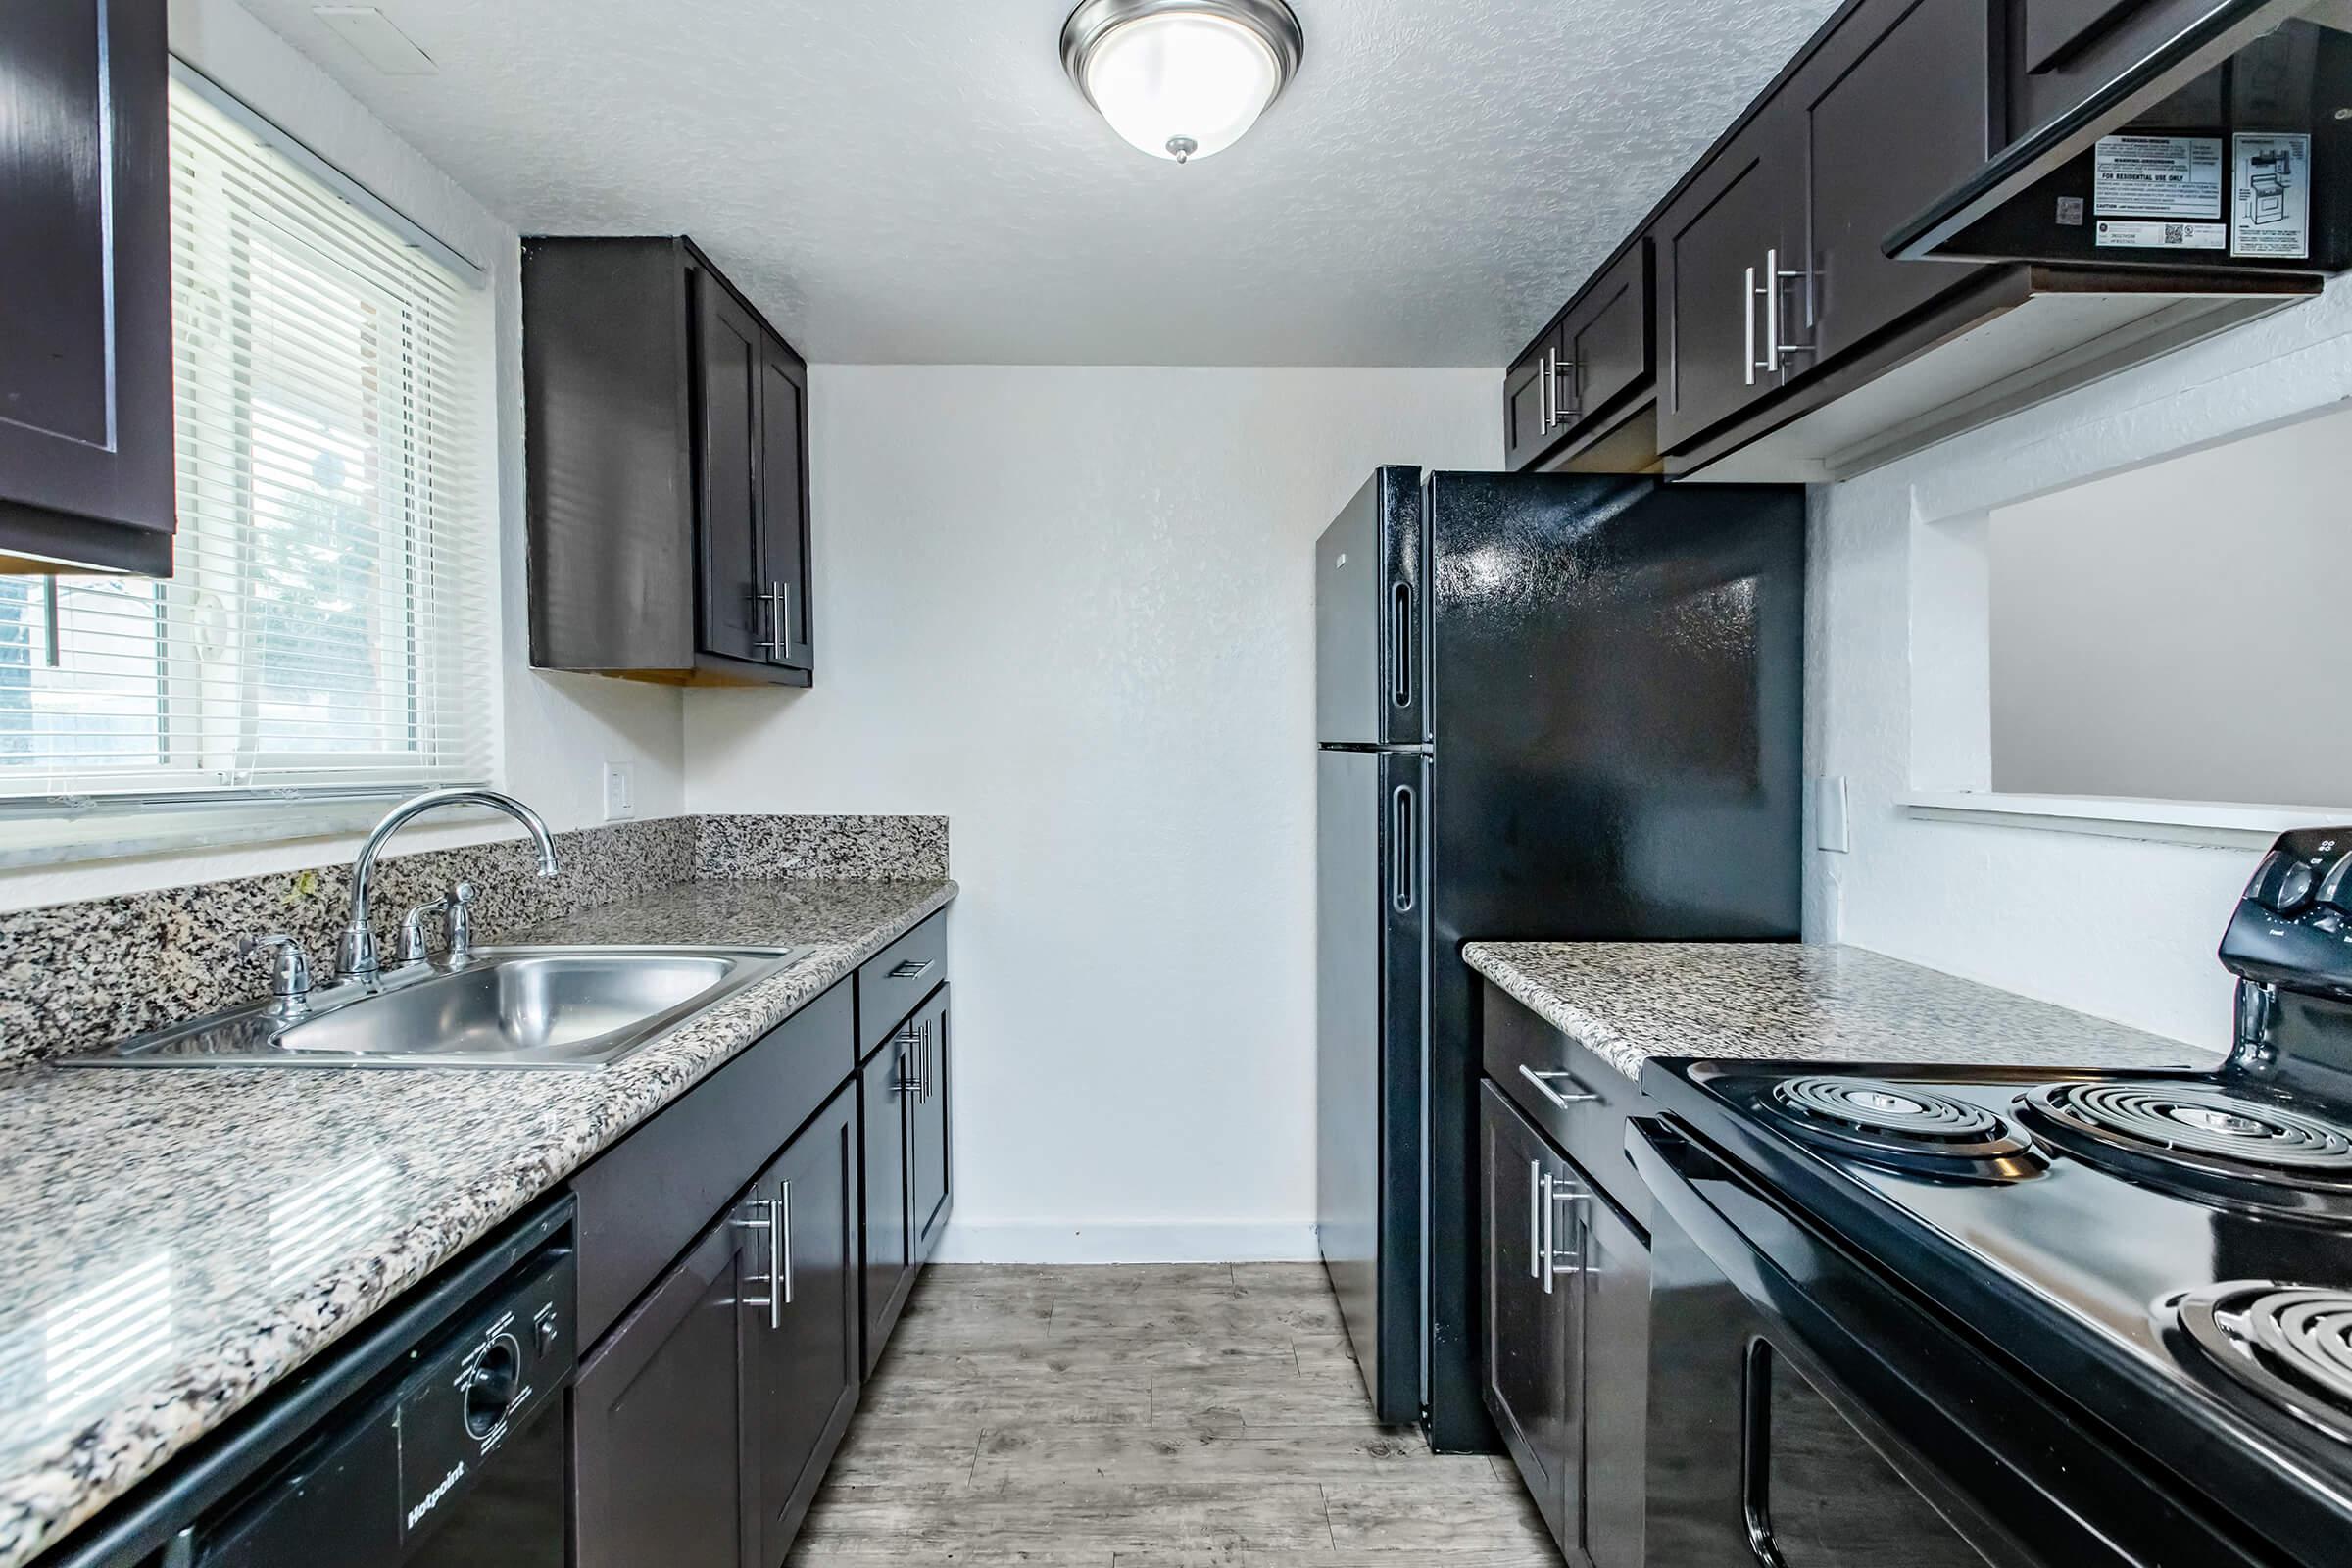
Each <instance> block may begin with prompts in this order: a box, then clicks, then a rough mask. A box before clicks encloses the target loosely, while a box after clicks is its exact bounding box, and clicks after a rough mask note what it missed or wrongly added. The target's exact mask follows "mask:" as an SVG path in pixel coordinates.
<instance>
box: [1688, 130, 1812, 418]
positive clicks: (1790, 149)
mask: <svg viewBox="0 0 2352 1568" xmlns="http://www.w3.org/2000/svg"><path fill="white" fill-rule="evenodd" d="M1797 129H1798V127H1797V126H1796V125H1795V123H1793V120H1792V117H1790V116H1789V114H1787V113H1786V112H1785V110H1784V111H1782V112H1776V106H1767V108H1766V109H1765V111H1764V113H1762V114H1760V115H1758V116H1757V117H1756V119H1755V120H1754V121H1752V122H1751V123H1749V124H1748V125H1747V126H1746V127H1745V128H1744V129H1743V130H1741V131H1740V134H1739V135H1738V136H1737V137H1735V138H1734V139H1733V140H1732V141H1731V142H1730V143H1729V144H1728V145H1726V146H1725V147H1724V148H1723V149H1722V151H1721V152H1719V153H1718V154H1717V155H1716V156H1715V157H1714V158H1712V159H1710V160H1709V161H1708V162H1707V164H1706V166H1705V167H1704V168H1703V169H1702V170H1700V172H1699V175H1698V177H1697V178H1695V179H1693V180H1692V181H1691V183H1690V184H1689V185H1688V186H1686V187H1685V188H1684V190H1683V192H1682V194H1681V195H1680V196H1678V197H1677V198H1675V200H1674V201H1673V202H1672V203H1671V204H1670V205H1669V206H1668V207H1667V208H1666V210H1665V211H1664V212H1663V213H1661V214H1659V216H1658V221H1657V229H1656V238H1657V247H1658V314H1659V318H1660V321H1659V357H1660V361H1661V363H1660V367H1659V387H1658V444H1659V446H1660V448H1661V449H1662V450H1665V451H1669V452H1671V451H1674V450H1676V449H1677V448H1680V447H1683V446H1686V445H1688V444H1690V443H1691V442H1692V441H1693V440H1695V439H1696V438H1697V437H1699V436H1700V435H1703V434H1704V433H1706V432H1707V431H1708V430H1711V429H1713V428H1714V427H1715V426H1717V425H1719V424H1721V423H1723V422H1724V421H1725V420H1727V419H1730V418H1731V417H1733V416H1735V415H1737V414H1739V413H1740V412H1741V411H1742V410H1744V409H1746V408H1748V407H1749V406H1751V405H1753V404H1756V403H1759V402H1761V401H1762V400H1763V399H1765V398H1768V397H1770V396H1771V395H1772V394H1773V393H1774V392H1776V391H1778V390H1779V388H1780V386H1781V384H1782V382H1783V380H1784V379H1785V378H1786V376H1787V375H1788V374H1789V371H1790V369H1791V368H1794V366H1795V365H1796V364H1797V362H1798V361H1800V360H1802V359H1804V358H1806V357H1808V356H1809V353H1810V350H1809V349H1807V348H1805V347H1804V346H1803V344H1804V341H1805V337H1806V334H1807V333H1808V332H1809V330H1810V323H1809V321H1808V319H1807V316H1806V312H1805V308H1804V301H1805V291H1804V289H1803V287H1802V283H1803V278H1804V232H1805V231H1804V221H1803V218H1804V190H1805V186H1804V163H1803V143H1802V141H1801V139H1800V137H1799V136H1798V134H1797V133H1796V132H1797Z"/></svg>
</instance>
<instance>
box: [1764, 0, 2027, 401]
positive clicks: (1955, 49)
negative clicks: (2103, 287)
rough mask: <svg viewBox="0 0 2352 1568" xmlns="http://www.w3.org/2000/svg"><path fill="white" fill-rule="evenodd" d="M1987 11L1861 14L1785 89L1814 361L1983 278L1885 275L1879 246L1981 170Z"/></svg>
mask: <svg viewBox="0 0 2352 1568" xmlns="http://www.w3.org/2000/svg"><path fill="white" fill-rule="evenodd" d="M1989 5H1990V0H1873V3H1870V4H1866V5H1864V6H1862V7H1861V8H1860V9H1859V10H1857V11H1855V12H1854V13H1853V14H1852V15H1851V16H1849V17H1847V18H1846V20H1845V21H1844V22H1843V23H1841V24H1840V25H1838V31H1837V32H1836V33H1835V34H1834V35H1833V36H1832V37H1831V38H1830V40H1829V41H1828V42H1827V43H1825V44H1824V45H1823V46H1822V48H1821V50H1820V51H1819V52H1818V53H1817V54H1815V55H1814V57H1813V58H1812V59H1811V60H1809V61H1808V62H1806V65H1805V68H1804V70H1803V71H1801V72H1799V73H1797V75H1796V77H1795V79H1794V80H1793V81H1792V82H1791V83H1790V84H1789V87H1788V88H1787V89H1786V96H1787V97H1788V99H1789V103H1790V105H1791V107H1792V110H1793V112H1794V113H1795V114H1796V115H1797V116H1798V117H1799V118H1800V119H1801V121H1802V122H1803V136H1804V158H1805V166H1806V170H1807V174H1808V177H1807V180H1806V187H1807V189H1808V190H1809V192H1810V193H1811V204H1810V218H1811V222H1812V241H1811V255H1812V271H1813V275H1812V277H1811V278H1810V279H1809V280H1807V281H1808V282H1809V284H1810V287H1811V291H1812V295H1813V300H1814V304H1815V307H1816V309H1815V318H1816V319H1815V321H1814V325H1813V330H1812V337H1811V341H1812V342H1813V344H1814V345H1815V352H1814V353H1812V354H1809V355H1803V356H1800V357H1798V358H1797V359H1796V360H1795V361H1794V362H1792V366H1791V368H1792V370H1793V372H1794V373H1796V374H1799V375H1801V374H1804V373H1806V372H1808V371H1810V370H1811V369H1812V368H1814V367H1815V366H1817V365H1819V364H1820V363H1822V362H1823V361H1825V360H1827V359H1829V358H1831V357H1834V356H1836V355H1838V354H1840V353H1842V352H1844V351H1845V350H1847V349H1849V348H1852V347H1854V346H1855V345H1856V344H1858V343H1860V342H1862V341H1863V340H1864V339H1866V338H1868V337H1869V336H1871V335H1872V334H1873V333H1875V332H1878V331H1880V330H1881V329H1883V328H1886V327H1888V326H1891V325H1893V324H1894V322H1895V321H1896V320H1897V319H1899V318H1901V317H1902V316H1904V315H1905V314H1907V313H1908V312H1910V311H1913V310H1916V309H1918V308H1919V307H1920V306H1923V305H1926V304H1928V303H1929V302H1931V301H1932V300H1934V299H1936V297H1937V296H1938V295H1940V294H1942V293H1944V292H1945V291H1946V290H1948V289H1950V288H1953V287H1955V286H1956V285H1959V284H1962V283H1965V282H1967V281H1969V279H1971V278H1972V277H1975V276H1977V275H1978V274H1979V273H1980V272H1981V271H1982V270H1983V269H1981V268H1979V267H1975V266H1971V265H1969V264H1966V263H1961V262H1898V261H1889V260H1888V259H1887V253H1886V251H1885V249H1884V248H1883V247H1884V245H1885V242H1886V239H1887V235H1888V234H1889V233H1891V232H1893V230H1894V229H1895V227H1896V226H1897V225H1899V224H1900V223H1901V222H1902V221H1904V220H1906V219H1909V218H1913V217H1916V216H1918V214H1919V211H1920V209H1922V208H1924V207H1926V206H1927V205H1928V203H1930V202H1932V201H1934V200H1935V199H1936V197H1938V196H1940V195H1942V194H1943V193H1944V192H1945V191H1948V190H1950V189H1952V188H1953V187H1954V186H1956V185H1958V184H1959V183H1960V182H1961V181H1962V180H1964V179H1966V178H1967V177H1968V176H1969V175H1970V174H1972V173H1974V172H1976V171H1977V170H1978V169H1980V168H1982V167H1983V166H1984V163H1985V159H1986V158H1987V157H1989V156H1990V151H1989V148H1988V146H1987V143H1988V141H1989V138H1990V136H1991V128H1992V84H1991V73H1992V59H1991V42H1990V40H1991V31H1992V29H1991V18H1990V14H1989Z"/></svg>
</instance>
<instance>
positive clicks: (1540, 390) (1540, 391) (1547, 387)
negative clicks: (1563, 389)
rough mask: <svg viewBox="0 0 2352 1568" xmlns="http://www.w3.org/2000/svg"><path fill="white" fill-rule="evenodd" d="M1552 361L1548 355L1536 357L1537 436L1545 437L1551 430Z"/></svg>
mask: <svg viewBox="0 0 2352 1568" xmlns="http://www.w3.org/2000/svg"><path fill="white" fill-rule="evenodd" d="M1550 366H1551V361H1550V357H1549V356H1548V355H1538V356H1537V357H1536V434H1538V435H1544V434H1546V433H1548V432H1549V431H1550V429H1551V375H1550Z"/></svg>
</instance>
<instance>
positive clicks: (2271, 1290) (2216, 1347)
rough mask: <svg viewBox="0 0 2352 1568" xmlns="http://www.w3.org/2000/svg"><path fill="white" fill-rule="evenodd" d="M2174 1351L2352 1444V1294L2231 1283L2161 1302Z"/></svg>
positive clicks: (2271, 1283)
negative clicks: (2166, 1317)
mask: <svg viewBox="0 0 2352 1568" xmlns="http://www.w3.org/2000/svg"><path fill="white" fill-rule="evenodd" d="M2168 1314H2169V1315H2170V1317H2171V1319H2172V1326H2173V1327H2174V1328H2175V1329H2176V1330H2177V1331H2178V1332H2177V1333H2175V1334H2173V1335H2171V1336H2168V1338H2169V1339H2170V1341H2171V1343H2172V1346H2173V1350H2174V1353H2175V1354H2176V1355H2178V1356H2180V1359H2181V1360H2182V1361H2183V1362H2185V1363H2186V1364H2188V1365H2190V1366H2192V1367H2203V1368H2206V1369H2208V1370H2211V1371H2214V1372H2218V1373H2220V1374H2221V1375H2222V1377H2223V1378H2224V1379H2225V1380H2227V1381H2229V1382H2230V1383H2234V1384H2235V1385H2237V1386H2238V1387H2239V1388H2241V1389H2245V1390H2248V1391H2251V1392H2252V1393H2254V1394H2255V1395H2257V1396H2259V1397H2261V1398H2262V1399H2263V1400H2264V1401H2265V1402H2266V1403H2269V1404H2272V1405H2275V1406H2277V1407H2278V1408H2279V1409H2282V1410H2285V1411H2288V1412H2290V1413H2291V1414H2293V1415H2295V1416H2297V1417H2299V1418H2301V1419H2302V1420H2304V1421H2308V1422H2310V1423H2311V1424H2312V1425H2313V1426H2315V1427H2318V1428H2319V1429H2320V1430H2321V1431H2323V1432H2325V1433H2327V1434H2328V1436H2330V1437H2333V1438H2336V1439H2338V1440H2339V1441H2343V1442H2352V1291H2335V1290H2321V1289H2316V1288H2312V1287H2306V1286H2298V1285H2281V1284H2278V1283H2276V1282H2274V1281H2271V1280H2231V1281H2229V1282H2227V1283H2224V1284H2221V1285H2213V1286H2208V1287H2206V1288H2205V1289H2203V1290H2197V1291H2191V1292H2189V1293H2187V1294H2186V1295H2184V1296H2180V1297H2178V1298H2175V1299H2172V1300H2169V1301H2165V1302H2159V1303H2158V1312H2157V1315H2158V1318H2159V1320H2162V1319H2163V1318H2164V1317H2165V1316H2167V1315H2168Z"/></svg>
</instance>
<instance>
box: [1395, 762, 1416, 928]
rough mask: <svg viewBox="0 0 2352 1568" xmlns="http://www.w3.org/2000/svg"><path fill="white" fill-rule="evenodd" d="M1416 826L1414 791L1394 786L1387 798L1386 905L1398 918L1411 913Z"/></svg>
mask: <svg viewBox="0 0 2352 1568" xmlns="http://www.w3.org/2000/svg"><path fill="white" fill-rule="evenodd" d="M1419 825H1420V813H1419V812H1418V811H1417V810H1415V809H1414V801H1413V787H1412V786H1411V785H1410V784H1399V785H1397V788H1396V789H1395V790H1394V791H1392V792H1391V793H1390V795H1389V903H1390V905H1391V906H1392V907H1395V909H1396V910H1397V913H1398V914H1410V913H1411V912H1412V909H1413V895H1414V891H1415V890H1414V886H1413V884H1414V874H1413V873H1414V870H1415V868H1416V866H1417V865H1418V863H1419V857H1418V856H1416V855H1415V854H1414V850H1415V845H1414V843H1413V832H1414V829H1415V828H1416V827H1418V826H1419Z"/></svg>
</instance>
